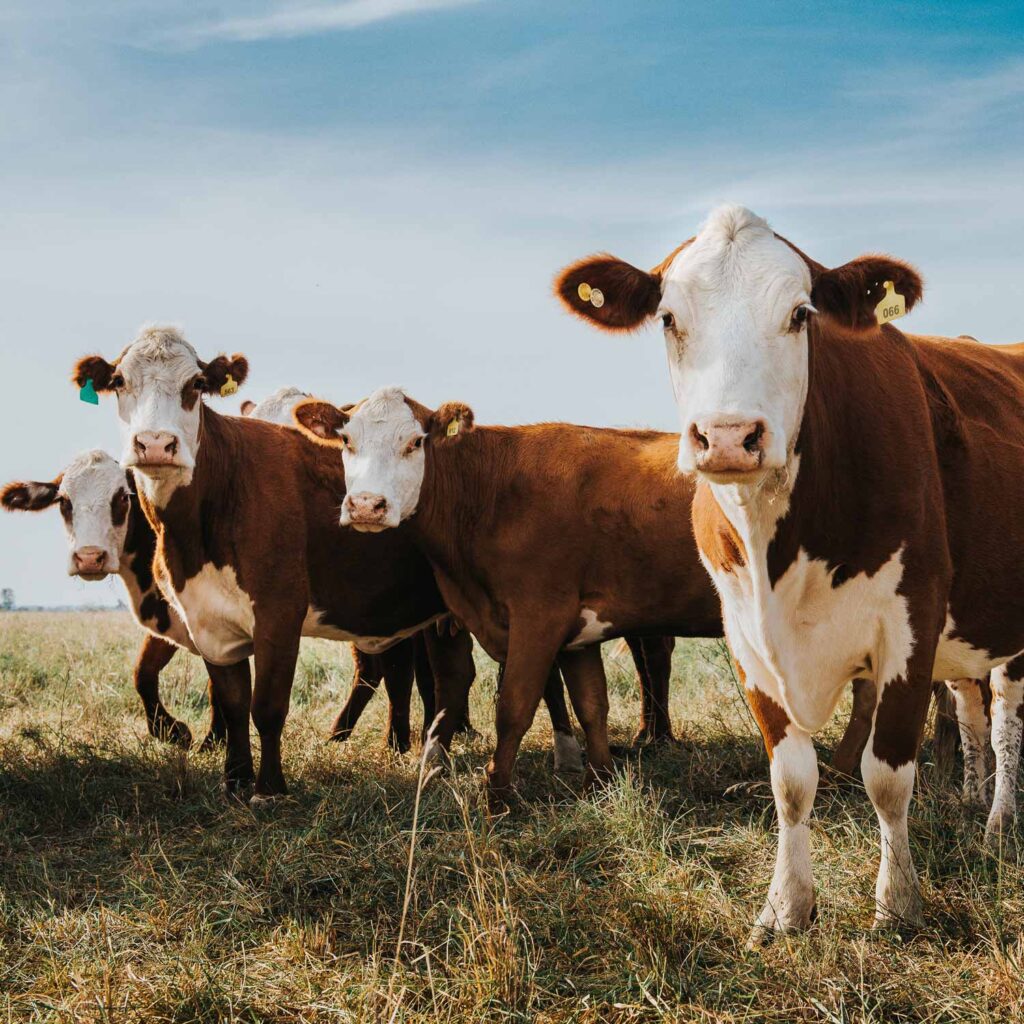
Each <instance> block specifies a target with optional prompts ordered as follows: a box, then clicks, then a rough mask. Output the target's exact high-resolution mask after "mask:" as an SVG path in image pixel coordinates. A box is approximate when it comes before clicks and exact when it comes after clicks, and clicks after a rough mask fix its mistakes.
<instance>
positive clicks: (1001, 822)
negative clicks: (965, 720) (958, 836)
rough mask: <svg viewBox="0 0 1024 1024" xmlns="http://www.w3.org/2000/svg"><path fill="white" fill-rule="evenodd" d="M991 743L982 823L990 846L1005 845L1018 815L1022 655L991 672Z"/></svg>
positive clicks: (1023, 716)
mask: <svg viewBox="0 0 1024 1024" xmlns="http://www.w3.org/2000/svg"><path fill="white" fill-rule="evenodd" d="M991 678H992V746H993V748H994V750H995V753H996V789H995V795H994V796H993V798H992V810H991V811H990V812H989V816H988V823H987V824H986V826H985V841H986V843H987V844H988V846H989V848H990V849H993V850H997V851H998V849H999V848H1000V846H1002V845H1004V844H1005V843H1006V842H1007V841H1008V838H1009V836H1010V834H1011V831H1012V829H1013V823H1014V820H1015V818H1016V816H1017V766H1018V764H1019V763H1020V745H1021V732H1022V731H1024V656H1020V657H1017V658H1014V659H1013V661H1011V662H1009V663H1008V664H1006V665H1000V666H999V668H996V669H993V671H992V677H991Z"/></svg>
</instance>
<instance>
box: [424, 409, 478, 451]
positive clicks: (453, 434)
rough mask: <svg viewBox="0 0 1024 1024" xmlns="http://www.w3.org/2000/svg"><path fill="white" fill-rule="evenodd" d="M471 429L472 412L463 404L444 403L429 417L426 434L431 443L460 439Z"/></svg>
mask: <svg viewBox="0 0 1024 1024" xmlns="http://www.w3.org/2000/svg"><path fill="white" fill-rule="evenodd" d="M472 429H473V410H472V409H471V408H470V407H469V406H468V405H466V403H465V402H445V403H444V405H442V406H441V407H440V408H439V409H438V410H437V411H436V412H435V413H434V414H433V415H432V416H431V417H430V424H429V426H428V429H427V432H428V433H429V434H430V438H431V440H432V441H435V442H436V441H447V440H450V439H454V438H458V437H461V436H462V435H463V434H464V433H468V432H469V431H470V430H472Z"/></svg>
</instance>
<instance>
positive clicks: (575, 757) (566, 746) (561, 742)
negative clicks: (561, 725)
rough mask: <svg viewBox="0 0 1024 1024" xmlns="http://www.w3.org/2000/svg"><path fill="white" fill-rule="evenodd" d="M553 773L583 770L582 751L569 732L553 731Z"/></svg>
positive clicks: (573, 772)
mask: <svg viewBox="0 0 1024 1024" xmlns="http://www.w3.org/2000/svg"><path fill="white" fill-rule="evenodd" d="M554 737H555V774H556V775H562V774H579V773H580V772H582V771H583V767H584V766H583V751H582V750H581V749H580V745H579V743H578V742H577V741H576V737H575V736H573V734H572V733H571V732H557V731H556V732H555V733H554Z"/></svg>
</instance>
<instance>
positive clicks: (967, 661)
mask: <svg viewBox="0 0 1024 1024" xmlns="http://www.w3.org/2000/svg"><path fill="white" fill-rule="evenodd" d="M955 632H956V623H954V622H953V618H952V616H950V615H948V614H947V616H946V627H945V629H943V631H942V636H941V637H939V645H938V648H937V649H936V651H935V668H934V670H933V671H932V678H933V679H934V680H936V681H938V680H941V679H982V678H983V677H985V676H987V675H988V674H989V672H991V671H992V669H994V668H995V667H996V666H997V665H1002V664H1004V663H1005V662H1007V661H1009V660H1010V659H1009V658H994V657H992V655H991V654H989V652H988V651H986V650H985V649H984V648H981V647H974V646H972V645H971V643H970V642H969V641H967V640H964V639H963V638H961V637H955V636H953V635H952V634H954V633H955Z"/></svg>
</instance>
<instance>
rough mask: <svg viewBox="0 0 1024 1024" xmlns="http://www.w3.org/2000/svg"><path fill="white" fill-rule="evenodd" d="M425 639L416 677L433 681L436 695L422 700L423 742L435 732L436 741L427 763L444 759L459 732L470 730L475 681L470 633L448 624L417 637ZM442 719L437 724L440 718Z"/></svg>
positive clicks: (427, 755) (432, 743)
mask: <svg viewBox="0 0 1024 1024" xmlns="http://www.w3.org/2000/svg"><path fill="white" fill-rule="evenodd" d="M420 640H422V654H420V653H418V654H417V658H416V672H417V677H419V675H420V674H421V671H422V674H423V675H424V677H425V678H424V682H426V680H427V679H428V678H429V679H430V680H432V681H433V685H434V694H433V697H432V698H431V699H430V701H429V706H428V701H427V700H426V698H424V701H423V715H424V717H423V739H424V742H426V739H427V735H428V734H429V732H430V730H431V729H433V730H434V733H433V740H432V742H431V745H430V748H429V749H428V750H427V752H426V758H427V760H428V761H431V762H432V761H437V760H441V759H443V758H444V757H445V756H446V755H447V753H448V749H449V747H450V746H451V742H452V737H453V736H454V735H455V733H456V732H458V731H460V730H465V731H471V730H470V729H469V691H470V689H471V688H472V686H473V680H474V679H475V678H476V663H475V662H474V661H473V637H472V636H471V635H470V634H469V632H468V631H467V630H464V629H456V630H453V629H451V628H450V626H449V624H448V623H447V622H446V623H445V624H444V628H442V629H440V630H438V629H435V628H434V627H433V626H428V627H427V628H426V629H425V630H423V632H422V633H420V634H419V637H418V638H417V643H419V641H420ZM438 715H440V720H438V721H437V725H436V726H435V725H434V722H435V720H436V719H437V716H438Z"/></svg>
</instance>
